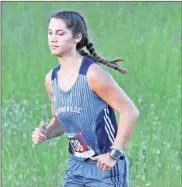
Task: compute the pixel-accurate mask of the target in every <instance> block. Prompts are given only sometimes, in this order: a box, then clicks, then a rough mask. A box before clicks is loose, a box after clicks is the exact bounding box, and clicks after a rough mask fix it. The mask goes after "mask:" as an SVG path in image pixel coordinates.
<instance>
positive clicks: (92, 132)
mask: <svg viewBox="0 0 182 187" xmlns="http://www.w3.org/2000/svg"><path fill="white" fill-rule="evenodd" d="M94 63H96V62H95V61H93V60H91V59H89V58H87V57H83V61H82V63H81V66H80V69H79V74H78V77H77V80H76V82H75V84H74V85H73V86H72V87H71V88H70V89H69V90H68V91H64V90H62V89H61V88H60V87H59V85H58V76H57V72H58V71H59V69H60V68H61V67H60V65H59V66H57V67H55V68H54V69H53V71H52V97H53V106H54V110H55V113H56V118H57V120H58V121H59V122H60V124H61V125H62V126H63V127H64V128H65V131H66V132H67V133H76V132H79V131H81V132H83V133H84V136H85V138H86V140H87V142H88V143H89V145H90V146H91V147H92V149H93V150H94V151H95V153H96V154H103V153H107V152H108V151H109V148H110V146H111V145H112V144H113V142H114V139H115V137H116V133H117V121H116V117H115V113H114V110H113V109H112V108H111V107H110V106H109V105H108V104H107V103H106V102H105V101H103V100H102V99H101V98H100V97H98V96H97V95H96V94H95V93H94V92H93V91H92V90H91V89H90V88H89V85H88V82H87V77H86V74H87V71H88V69H89V67H90V65H92V64H94ZM106 94H107V93H106ZM69 152H70V154H73V150H72V146H71V145H70V144H69Z"/></svg>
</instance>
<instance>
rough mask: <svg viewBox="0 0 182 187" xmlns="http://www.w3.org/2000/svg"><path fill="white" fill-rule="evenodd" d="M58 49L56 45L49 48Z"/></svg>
mask: <svg viewBox="0 0 182 187" xmlns="http://www.w3.org/2000/svg"><path fill="white" fill-rule="evenodd" d="M58 47H59V46H57V45H51V46H50V48H51V49H56V48H58Z"/></svg>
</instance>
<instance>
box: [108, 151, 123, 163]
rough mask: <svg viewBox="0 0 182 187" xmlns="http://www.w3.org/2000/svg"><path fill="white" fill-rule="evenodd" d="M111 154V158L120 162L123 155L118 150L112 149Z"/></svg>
mask: <svg viewBox="0 0 182 187" xmlns="http://www.w3.org/2000/svg"><path fill="white" fill-rule="evenodd" d="M110 154H111V157H112V158H113V159H115V160H118V159H119V158H120V157H121V155H122V153H121V152H120V151H119V150H117V149H112V151H111V153H110Z"/></svg>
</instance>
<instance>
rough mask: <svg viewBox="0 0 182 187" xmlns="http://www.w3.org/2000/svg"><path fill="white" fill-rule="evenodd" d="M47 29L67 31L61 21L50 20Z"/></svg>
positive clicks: (56, 19)
mask: <svg viewBox="0 0 182 187" xmlns="http://www.w3.org/2000/svg"><path fill="white" fill-rule="evenodd" d="M49 29H51V30H68V29H67V26H66V23H65V22H64V20H63V19H58V18H51V20H50V22H49Z"/></svg>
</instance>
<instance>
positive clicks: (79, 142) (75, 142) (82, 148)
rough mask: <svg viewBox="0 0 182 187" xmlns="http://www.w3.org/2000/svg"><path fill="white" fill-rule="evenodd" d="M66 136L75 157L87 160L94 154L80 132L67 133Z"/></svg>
mask: <svg viewBox="0 0 182 187" xmlns="http://www.w3.org/2000/svg"><path fill="white" fill-rule="evenodd" d="M67 135H68V139H69V141H70V144H71V146H72V148H73V150H74V154H75V156H76V157H79V158H89V157H91V156H93V155H94V154H95V152H94V150H93V149H92V148H91V147H90V146H89V145H88V143H87V141H86V139H85V137H84V135H83V133H82V132H77V133H68V134H67Z"/></svg>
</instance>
